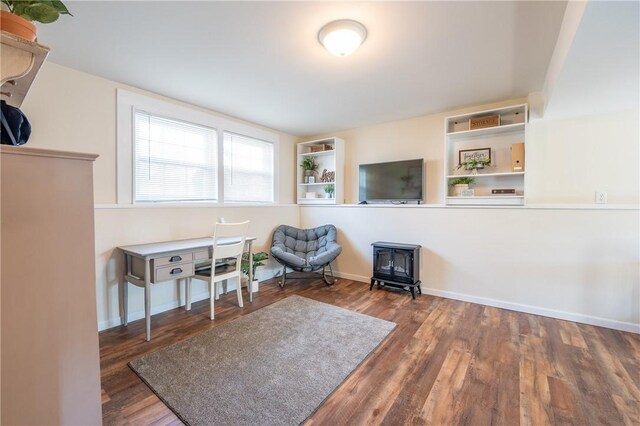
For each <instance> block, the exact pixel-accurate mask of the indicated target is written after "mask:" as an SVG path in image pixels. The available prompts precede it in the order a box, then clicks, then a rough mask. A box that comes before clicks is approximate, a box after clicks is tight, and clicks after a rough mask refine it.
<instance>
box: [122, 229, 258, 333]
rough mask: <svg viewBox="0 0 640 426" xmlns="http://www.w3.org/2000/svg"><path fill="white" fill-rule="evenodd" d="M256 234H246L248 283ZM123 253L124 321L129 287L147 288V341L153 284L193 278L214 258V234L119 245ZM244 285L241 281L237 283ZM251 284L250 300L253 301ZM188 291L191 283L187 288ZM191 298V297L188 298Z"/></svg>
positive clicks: (125, 321) (224, 241)
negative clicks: (211, 235) (199, 266)
mask: <svg viewBox="0 0 640 426" xmlns="http://www.w3.org/2000/svg"><path fill="white" fill-rule="evenodd" d="M255 239H256V237H247V238H246V241H245V249H246V251H247V252H249V283H251V282H252V280H253V277H252V276H251V275H252V272H253V253H252V247H251V246H252V243H253V242H254V241H255ZM238 241H239V240H238V239H234V238H220V239H218V244H220V245H224V244H231V243H234V242H238ZM118 248H119V249H120V251H121V252H122V277H121V278H122V280H121V282H122V294H123V304H124V314H123V321H122V322H123V324H124V325H127V324H128V322H129V321H128V312H127V310H128V309H127V308H128V297H129V295H128V293H129V291H128V287H129V283H131V284H134V285H137V286H138V287H144V316H145V322H146V328H147V341H149V340H151V284H155V283H159V282H163V281H168V280H177V282H178V283H179V282H180V280H181V279H183V278H188V277H192V276H193V275H194V274H195V267H196V265H198V264H202V263H207V262H209V261H211V259H212V253H211V250H212V248H213V237H205V238H193V239H189V240H178V241H165V242H160V243H151V244H138V245H132V246H122V247H118ZM238 285H241V283H238ZM250 286H251V284H249V288H248V289H249V301H253V295H252V293H251V287H250ZM185 291H187V292H188V291H189V286H186V290H185ZM187 299H188V297H187Z"/></svg>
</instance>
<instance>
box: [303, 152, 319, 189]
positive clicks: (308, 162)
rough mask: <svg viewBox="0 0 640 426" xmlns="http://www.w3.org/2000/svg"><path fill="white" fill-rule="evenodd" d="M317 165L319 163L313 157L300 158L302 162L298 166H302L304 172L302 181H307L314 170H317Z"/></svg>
mask: <svg viewBox="0 0 640 426" xmlns="http://www.w3.org/2000/svg"><path fill="white" fill-rule="evenodd" d="M318 166H319V164H318V163H316V158H315V157H306V158H305V159H304V160H302V164H300V167H302V170H303V172H304V182H303V183H309V178H310V177H311V176H313V175H314V173H315V172H316V170H318Z"/></svg>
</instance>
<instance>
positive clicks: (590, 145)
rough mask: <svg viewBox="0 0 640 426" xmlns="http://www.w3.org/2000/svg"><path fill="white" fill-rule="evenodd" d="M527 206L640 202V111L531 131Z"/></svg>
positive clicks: (543, 123) (533, 126) (545, 124)
mask: <svg viewBox="0 0 640 426" xmlns="http://www.w3.org/2000/svg"><path fill="white" fill-rule="evenodd" d="M527 132H528V133H527V165H526V167H527V203H529V204H537V203H572V204H574V203H578V204H579V203H587V204H589V203H593V202H594V200H595V191H606V192H607V194H608V199H609V204H638V203H639V202H640V168H639V164H640V163H639V162H638V159H639V158H640V110H639V109H637V108H636V109H633V110H628V111H622V112H615V113H607V114H601V115H593V116H586V117H575V118H565V119H557V120H549V119H543V120H536V121H532V122H530V123H529V126H528V130H527Z"/></svg>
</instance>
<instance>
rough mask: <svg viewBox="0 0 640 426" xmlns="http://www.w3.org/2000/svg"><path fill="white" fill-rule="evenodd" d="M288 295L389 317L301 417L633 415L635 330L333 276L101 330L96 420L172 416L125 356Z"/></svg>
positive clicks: (563, 420)
mask: <svg viewBox="0 0 640 426" xmlns="http://www.w3.org/2000/svg"><path fill="white" fill-rule="evenodd" d="M291 294H299V295H301V296H305V297H309V298H311V299H315V300H319V301H322V302H326V303H331V304H334V305H337V306H340V307H343V308H346V309H350V310H354V311H357V312H361V313H364V314H367V315H371V316H375V317H378V318H383V319H386V320H389V321H393V322H395V323H397V324H398V327H397V328H396V329H395V330H394V331H393V332H392V333H391V334H390V335H389V337H387V339H386V340H385V341H384V342H383V343H382V344H381V345H380V347H378V349H377V350H376V351H375V352H374V353H373V354H372V355H371V356H370V357H369V358H368V359H367V360H366V361H365V362H364V363H363V364H362V365H361V366H360V367H359V368H358V369H356V371H355V372H354V373H353V374H352V375H351V376H350V377H349V378H348V379H347V381H345V383H343V384H342V385H341V386H340V387H339V388H338V389H337V390H336V391H335V392H334V393H333V394H332V395H331V396H330V397H329V398H327V400H326V401H325V402H324V403H323V404H322V405H321V406H320V407H319V408H318V410H317V411H316V412H315V413H314V414H313V415H312V416H311V417H310V418H309V419H308V420H307V422H306V424H307V425H316V424H327V425H343V424H349V425H354V424H358V425H365V424H366V425H369V424H389V425H398V424H419V425H423V424H425V425H427V424H433V425H450V424H470V425H485V424H499V425H515V424H522V425H542V424H581V425H587V424H610V425H622V424H627V425H632V424H633V425H638V424H640V390H639V387H640V336H638V335H635V334H632V333H624V332H619V331H614V330H609V329H605V328H599V327H593V326H588V325H582V324H576V323H573V322H567V321H561V320H556V319H551V318H545V317H540V316H536V315H528V314H522V313H517V312H512V311H506V310H502V309H497V308H491V307H486V306H481V305H475V304H471V303H465V302H459V301H454V300H449V299H442V298H438V297H432V296H427V295H421V296H418V299H417V300H415V301H414V300H412V299H411V296H410V295H409V294H408V293H406V294H402V293H399V292H391V291H386V290H376V289H374V291H372V292H369V291H368V285H367V284H365V283H360V282H355V281H350V280H346V279H341V280H339V281H338V283H337V284H336V285H334V286H332V287H327V286H325V285H324V283H322V282H321V281H320V280H317V281H310V280H304V281H294V280H290V281H288V282H287V288H286V289H284V290H282V289H280V288H279V287H278V285H277V283H276V281H270V282H266V283H262V284H261V286H260V293H258V294H257V295H256V296H254V301H253V303H248V301H246V303H245V307H244V308H242V309H240V308H238V307H237V301H236V295H235V294H232V293H229V294H228V295H226V296H222V297H221V299H220V301H219V302H217V303H216V320H215V321H210V320H209V319H208V318H207V312H208V302H207V301H203V302H198V303H195V304H194V305H193V309H192V311H191V312H188V313H187V312H185V311H184V310H182V309H174V310H172V311H169V312H165V313H163V314H159V315H155V316H154V317H153V318H152V333H153V340H152V341H151V342H145V341H144V321H142V320H141V321H135V322H133V323H130V324H129V326H128V327H126V328H125V327H118V328H115V329H111V330H107V331H105V332H102V333H100V355H101V375H102V388H103V391H102V397H103V405H102V407H103V418H104V424H105V425H115V424H117V425H121V424H155V425H164V424H181V423H180V421H179V420H178V419H177V418H176V416H175V415H174V414H173V413H172V412H171V411H170V410H169V409H168V408H167V407H166V406H165V405H164V404H163V403H162V402H161V401H160V400H159V399H158V398H157V397H156V396H155V395H154V394H153V392H151V390H149V388H148V387H147V386H146V385H145V384H144V383H143V382H142V381H141V380H140V379H139V378H138V377H137V376H136V375H135V374H134V373H133V371H131V370H130V369H129V367H128V366H127V362H129V361H131V360H134V359H137V358H140V357H141V356H143V355H144V354H146V353H149V352H153V351H156V350H158V349H160V348H163V347H165V346H167V345H170V344H172V343H175V342H179V341H182V340H184V339H188V338H189V337H192V336H194V335H197V334H199V333H202V332H204V331H206V330H209V329H211V328H213V327H217V326H219V325H221V324H224V323H226V322H228V321H231V320H233V319H234V318H237V317H238V316H240V315H245V314H248V313H250V312H252V311H255V310H257V309H260V308H262V307H264V306H266V305H268V304H271V303H273V302H275V301H277V300H279V299H282V298H284V297H287V296H288V295H291Z"/></svg>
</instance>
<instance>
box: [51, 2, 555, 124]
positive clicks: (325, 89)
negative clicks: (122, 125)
mask: <svg viewBox="0 0 640 426" xmlns="http://www.w3.org/2000/svg"><path fill="white" fill-rule="evenodd" d="M565 5H566V3H565V2H535V1H534V2H519V1H514V2H372V3H369V2H366V3H365V2H355V3H340V2H202V1H201V2H184V1H180V2H178V1H172V2H167V1H162V2H152V1H143V2H129V1H122V2H95V1H91V2H87V1H83V2H68V6H69V8H70V10H71V12H72V13H73V14H74V15H75V17H74V18H70V17H62V18H61V20H60V21H59V22H56V23H55V24H51V25H43V26H40V27H39V32H40V33H39V40H40V42H41V43H43V44H45V45H49V46H50V47H51V48H52V52H51V54H50V60H51V61H53V62H56V63H59V64H62V65H66V66H69V67H71V68H75V69H78V70H81V71H85V72H88V73H91V74H95V75H99V76H103V77H106V78H109V79H112V80H115V81H119V82H123V83H126V84H130V85H133V86H136V87H140V88H143V89H146V90H150V91H152V92H156V93H159V94H162V95H165V96H169V97H172V98H175V99H179V100H182V101H185V102H189V103H191V104H194V105H199V106H202V107H205V108H209V109H212V110H215V111H219V112H222V113H225V114H229V115H232V116H235V117H239V118H242V119H245V120H249V121H252V122H255V123H258V124H262V125H265V126H268V127H271V128H273V129H277V130H281V131H284V132H287V133H290V134H293V135H298V136H308V135H314V134H320V133H326V132H330V131H337V130H343V129H347V128H354V127H360V126H365V125H371V124H377V123H381V122H386V121H391V120H397V119H403V118H409V117H414V116H418V115H423V114H429V113H434V112H439V111H445V110H448V109H453V108H457V107H461V106H466V105H473V104H480V103H485V102H490V101H493V100H499V99H507V98H513V97H519V96H524V95H527V94H528V93H530V92H534V91H540V90H541V89H542V86H543V83H544V77H545V72H546V70H547V65H548V63H549V59H550V57H551V54H552V52H553V48H554V45H555V42H556V38H557V35H558V31H559V27H560V24H561V22H562V17H563V13H564V9H565ZM343 18H349V19H355V20H358V21H360V22H362V23H363V24H364V25H365V26H366V27H367V30H368V38H367V40H366V41H365V43H364V44H363V45H362V46H361V48H360V49H359V50H358V51H357V52H356V53H354V54H353V55H352V56H349V57H346V58H338V57H334V56H332V55H330V54H329V53H328V52H327V51H325V50H324V48H323V47H322V46H321V45H320V44H319V43H318V41H317V31H318V30H319V29H320V28H321V27H322V26H323V25H324V24H326V23H327V22H329V21H332V20H335V19H343Z"/></svg>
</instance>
